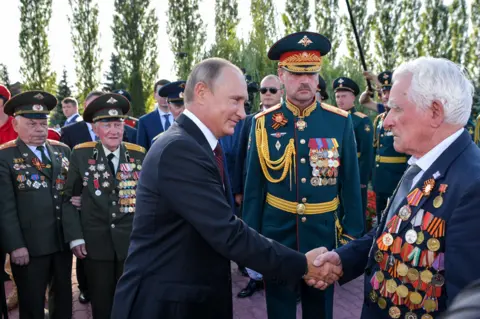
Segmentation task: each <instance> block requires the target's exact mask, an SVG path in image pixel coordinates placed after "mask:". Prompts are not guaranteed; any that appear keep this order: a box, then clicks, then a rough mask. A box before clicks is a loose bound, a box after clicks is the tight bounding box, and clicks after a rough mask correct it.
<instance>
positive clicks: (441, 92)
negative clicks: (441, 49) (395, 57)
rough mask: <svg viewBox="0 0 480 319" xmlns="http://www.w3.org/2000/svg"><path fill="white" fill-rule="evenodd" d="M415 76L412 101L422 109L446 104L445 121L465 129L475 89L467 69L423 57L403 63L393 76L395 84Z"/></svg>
mask: <svg viewBox="0 0 480 319" xmlns="http://www.w3.org/2000/svg"><path fill="white" fill-rule="evenodd" d="M406 75H412V82H411V84H410V88H409V89H408V93H407V94H408V99H409V100H410V101H411V102H412V103H414V104H415V105H416V106H417V107H419V108H421V109H422V110H426V109H428V108H429V107H430V106H431V105H432V102H434V101H439V102H441V103H442V105H443V111H444V114H445V122H447V123H450V124H458V125H462V126H465V125H466V124H467V122H468V119H469V117H470V113H471V112H472V104H473V93H474V87H473V85H472V83H471V81H470V80H468V78H467V76H466V74H465V72H464V71H463V69H462V68H461V67H460V66H458V65H457V64H455V63H453V62H452V61H450V60H447V59H440V58H432V57H420V58H417V59H414V60H412V61H408V62H406V63H403V64H402V65H400V66H399V67H398V69H396V70H395V72H394V73H393V77H392V81H393V83H395V80H396V79H399V78H401V77H403V76H406Z"/></svg>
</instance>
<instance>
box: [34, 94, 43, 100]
mask: <svg viewBox="0 0 480 319" xmlns="http://www.w3.org/2000/svg"><path fill="white" fill-rule="evenodd" d="M33 97H34V98H36V99H37V100H43V95H42V93H38V94H35V95H34V96H33Z"/></svg>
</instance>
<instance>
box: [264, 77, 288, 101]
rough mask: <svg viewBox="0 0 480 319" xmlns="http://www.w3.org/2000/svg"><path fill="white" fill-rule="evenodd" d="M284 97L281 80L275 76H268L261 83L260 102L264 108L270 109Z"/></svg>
mask: <svg viewBox="0 0 480 319" xmlns="http://www.w3.org/2000/svg"><path fill="white" fill-rule="evenodd" d="M282 96H283V90H282V83H281V82H280V78H279V77H278V76H276V75H274V74H270V75H267V76H266V77H264V78H263V80H262V82H261V83H260V101H261V102H262V106H263V107H264V108H269V107H272V106H274V105H277V104H278V103H280V99H281V98H282Z"/></svg>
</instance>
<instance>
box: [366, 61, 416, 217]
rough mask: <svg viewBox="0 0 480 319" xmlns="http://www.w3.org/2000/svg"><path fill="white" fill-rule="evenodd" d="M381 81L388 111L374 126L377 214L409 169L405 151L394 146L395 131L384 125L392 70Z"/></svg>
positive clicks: (383, 74)
mask: <svg viewBox="0 0 480 319" xmlns="http://www.w3.org/2000/svg"><path fill="white" fill-rule="evenodd" d="M378 80H379V82H380V83H381V85H382V86H381V90H382V91H381V92H382V105H384V106H385V109H386V110H387V111H385V112H383V113H381V114H379V115H378V116H377V117H376V118H375V121H374V122H373V127H374V139H373V147H374V152H375V153H374V155H375V163H374V167H373V178H372V186H373V190H374V191H375V195H376V196H375V198H376V208H377V216H380V215H381V213H382V211H383V210H384V209H385V207H386V206H387V199H388V197H390V196H392V194H393V192H394V190H395V187H397V185H398V182H399V181H400V179H401V178H402V175H403V173H404V172H405V170H406V169H407V160H408V157H407V155H406V154H404V153H400V152H397V151H396V150H395V148H394V147H393V133H392V131H391V130H390V129H387V128H385V127H384V126H383V123H384V121H385V117H386V116H387V114H388V110H389V109H388V99H389V97H390V90H391V88H392V72H391V71H384V72H382V73H380V74H379V75H378Z"/></svg>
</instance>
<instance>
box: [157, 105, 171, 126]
mask: <svg viewBox="0 0 480 319" xmlns="http://www.w3.org/2000/svg"><path fill="white" fill-rule="evenodd" d="M157 110H158V114H160V121H161V122H162V127H163V128H165V123H166V122H167V119H166V118H165V115H168V120H169V121H170V126H171V125H172V124H173V121H174V120H173V115H172V113H170V112H163V111H162V110H161V109H160V108H159V107H157Z"/></svg>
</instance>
